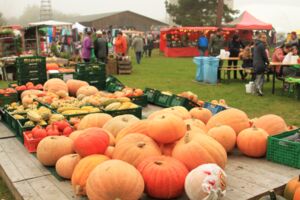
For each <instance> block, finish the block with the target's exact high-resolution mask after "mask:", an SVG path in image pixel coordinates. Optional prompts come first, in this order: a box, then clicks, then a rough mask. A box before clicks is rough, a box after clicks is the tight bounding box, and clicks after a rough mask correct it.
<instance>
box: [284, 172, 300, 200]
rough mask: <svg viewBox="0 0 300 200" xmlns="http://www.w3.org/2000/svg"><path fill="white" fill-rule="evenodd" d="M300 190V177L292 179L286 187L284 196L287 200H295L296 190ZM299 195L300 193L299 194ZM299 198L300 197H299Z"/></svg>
mask: <svg viewBox="0 0 300 200" xmlns="http://www.w3.org/2000/svg"><path fill="white" fill-rule="evenodd" d="M299 188H300V175H299V176H297V177H295V178H292V179H291V180H290V181H289V182H288V183H287V184H286V186H285V188H284V193H283V196H284V197H285V198H286V199H287V200H293V197H294V196H295V193H296V190H298V189H299ZM298 193H299V192H298ZM298 198H299V196H298Z"/></svg>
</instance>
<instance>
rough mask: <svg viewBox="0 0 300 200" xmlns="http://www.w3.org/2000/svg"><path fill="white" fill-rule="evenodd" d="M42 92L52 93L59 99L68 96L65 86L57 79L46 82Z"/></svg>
mask: <svg viewBox="0 0 300 200" xmlns="http://www.w3.org/2000/svg"><path fill="white" fill-rule="evenodd" d="M44 91H48V92H53V93H55V94H57V95H58V96H60V97H66V96H69V92H68V86H67V84H66V83H65V82H64V81H63V80H61V79H59V78H52V79H49V80H48V81H46V83H45V84H44Z"/></svg>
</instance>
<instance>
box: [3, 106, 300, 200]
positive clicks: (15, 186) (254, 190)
mask: <svg viewBox="0 0 300 200" xmlns="http://www.w3.org/2000/svg"><path fill="white" fill-rule="evenodd" d="M160 109H161V108H159V107H157V106H152V105H149V106H147V107H146V108H145V109H143V115H144V116H147V115H149V114H150V113H152V112H153V111H155V110H160ZM225 172H226V173H227V176H228V186H227V193H226V196H225V197H224V198H222V200H246V199H251V200H254V199H255V200H256V199H259V195H262V194H264V193H265V192H267V191H268V190H270V189H275V188H279V189H282V188H283V186H284V185H285V184H286V183H287V182H288V180H290V179H291V178H292V177H295V176H298V175H299V174H300V170H299V169H294V168H291V167H287V166H284V165H279V164H276V163H272V162H269V161H267V160H266V159H265V158H260V159H253V158H249V157H246V156H243V155H241V154H240V153H239V152H238V151H235V152H234V153H232V154H229V155H228V163H227V165H226V168H225ZM0 176H1V177H2V178H3V179H4V181H5V182H6V184H7V185H8V187H9V188H10V190H11V191H12V194H13V195H14V197H15V198H16V199H18V200H19V199H25V200H32V199H34V200H36V199H37V200H71V199H87V198H85V197H76V196H75V195H74V192H73V189H72V186H71V184H70V181H68V180H65V181H59V180H58V179H57V178H55V177H54V176H53V175H52V174H51V173H50V171H49V170H48V169H47V168H45V167H44V166H42V165H41V163H40V162H39V161H38V160H37V159H36V157H35V156H33V155H32V154H30V153H28V152H27V150H26V149H25V148H24V147H23V145H22V144H21V143H20V142H19V141H18V140H17V139H16V137H15V136H14V135H13V134H12V133H11V131H10V130H9V129H7V128H6V127H5V126H4V125H3V124H2V122H0ZM142 200H154V199H151V198H148V197H143V198H142ZM156 200H157V199H156ZM177 200H187V198H186V197H185V196H182V197H180V198H178V199H177Z"/></svg>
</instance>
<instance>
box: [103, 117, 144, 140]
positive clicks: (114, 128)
mask: <svg viewBox="0 0 300 200" xmlns="http://www.w3.org/2000/svg"><path fill="white" fill-rule="evenodd" d="M137 121H140V119H139V118H137V117H136V116H134V115H130V114H126V115H119V116H116V117H114V118H112V119H110V120H109V121H107V122H106V123H105V124H104V126H103V129H105V130H107V131H109V132H110V133H112V134H113V135H114V136H117V134H118V133H119V132H120V131H121V130H122V129H123V128H126V127H128V126H129V125H131V124H133V123H134V122H137Z"/></svg>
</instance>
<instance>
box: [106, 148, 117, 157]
mask: <svg viewBox="0 0 300 200" xmlns="http://www.w3.org/2000/svg"><path fill="white" fill-rule="evenodd" d="M114 150H115V147H113V146H109V147H107V149H106V151H105V152H104V155H106V156H107V157H109V158H112V156H113V153H114Z"/></svg>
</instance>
